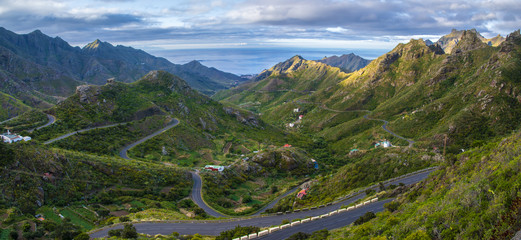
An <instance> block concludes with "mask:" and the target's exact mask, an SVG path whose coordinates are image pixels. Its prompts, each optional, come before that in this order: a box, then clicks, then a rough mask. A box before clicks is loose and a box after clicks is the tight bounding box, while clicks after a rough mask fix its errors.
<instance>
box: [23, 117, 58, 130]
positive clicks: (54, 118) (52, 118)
mask: <svg viewBox="0 0 521 240" xmlns="http://www.w3.org/2000/svg"><path fill="white" fill-rule="evenodd" d="M47 119H48V120H49V121H48V122H47V123H46V124H45V125H43V126H39V127H37V128H33V129H30V130H29V131H28V132H33V131H34V130H40V129H42V128H44V127H48V126H50V125H51V124H53V123H55V122H56V117H54V116H53V115H51V114H47Z"/></svg>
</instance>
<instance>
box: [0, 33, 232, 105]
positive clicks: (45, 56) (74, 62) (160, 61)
mask: <svg viewBox="0 0 521 240" xmlns="http://www.w3.org/2000/svg"><path fill="white" fill-rule="evenodd" d="M0 56H2V57H1V58H0V91H2V92H5V93H7V94H10V95H13V96H15V97H17V98H20V99H22V100H24V101H26V102H27V104H29V105H31V106H36V107H41V108H47V107H49V106H50V105H52V104H55V103H56V102H58V100H60V98H59V97H67V96H69V95H71V94H73V93H74V88H75V87H76V86H78V85H81V84H82V82H87V83H93V84H104V83H105V81H106V80H107V79H108V78H116V79H117V80H118V81H121V82H134V81H136V80H138V79H140V78H141V77H142V76H143V75H145V74H146V73H148V72H149V71H152V70H165V71H168V72H171V73H174V74H177V75H180V76H182V77H183V78H184V79H185V80H186V81H187V82H188V83H189V84H190V85H191V86H192V87H194V88H195V89H197V90H199V91H201V92H203V93H206V94H213V93H214V92H215V91H217V90H220V89H226V88H228V87H230V86H232V85H234V84H236V83H237V82H239V81H242V79H241V78H240V77H238V76H236V75H233V74H230V73H224V72H222V71H219V70H217V69H215V68H208V67H206V66H204V65H202V64H200V63H199V64H195V63H189V64H184V65H178V64H173V63H171V62H169V61H168V60H166V59H164V58H158V57H155V56H152V55H150V54H148V53H146V52H144V51H142V50H137V49H134V48H131V47H125V46H120V45H118V46H113V45H111V44H110V43H107V42H102V41H100V40H98V39H97V40H95V41H94V42H92V43H90V44H87V45H86V46H85V47H84V48H83V49H81V48H79V47H72V46H70V45H69V44H68V43H67V42H65V41H64V40H63V39H61V38H59V37H55V38H51V37H49V36H47V35H45V34H43V33H42V32H41V31H39V30H36V31H34V32H31V33H29V34H20V35H19V34H16V33H13V32H11V31H9V30H6V29H5V28H0Z"/></svg>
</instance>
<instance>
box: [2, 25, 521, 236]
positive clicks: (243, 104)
mask: <svg viewBox="0 0 521 240" xmlns="http://www.w3.org/2000/svg"><path fill="white" fill-rule="evenodd" d="M32 34H36V35H39V34H38V33H32ZM29 35H31V34H28V36H29ZM42 41H45V38H44V39H43V40H42ZM54 41H55V45H52V44H50V46H53V47H51V48H45V49H38V48H35V47H27V48H28V49H32V50H31V51H29V50H27V51H25V52H24V51H21V50H18V51H19V52H14V50H16V49H18V48H14V47H12V50H11V49H10V48H9V49H8V48H5V47H4V49H6V50H5V52H6V55H8V54H11V55H10V56H12V58H11V59H12V60H13V61H14V62H17V61H18V62H21V63H25V65H21V66H26V67H27V69H26V70H25V71H22V70H20V71H17V70H16V69H15V68H6V69H8V70H9V71H5V70H2V71H3V72H5V74H11V76H17V75H16V74H19V75H21V76H28V74H30V73H32V72H31V71H33V72H40V74H43V73H42V72H44V73H45V74H47V75H42V76H48V75H49V76H50V75H53V74H55V75H56V76H62V77H61V78H53V79H48V80H46V81H48V82H47V83H52V84H60V83H64V84H65V83H73V84H70V86H69V85H65V86H62V88H53V86H48V88H49V89H48V90H46V91H55V92H54V93H53V94H58V93H61V92H64V93H65V92H66V91H74V92H73V93H71V94H70V96H69V97H67V98H63V99H60V101H59V102H57V103H56V104H54V105H53V106H52V107H51V108H50V109H48V110H46V111H45V112H46V113H47V114H50V115H53V116H55V117H56V118H57V121H56V122H55V123H54V124H52V125H50V126H48V127H45V128H41V129H37V130H35V131H33V132H32V133H28V134H29V135H30V136H32V137H33V141H32V142H30V143H28V144H18V145H15V144H13V145H7V144H3V143H0V156H2V157H1V158H0V169H3V170H2V171H0V177H2V179H5V180H6V183H8V184H1V185H0V191H2V193H3V195H2V196H3V197H2V198H0V220H2V223H3V226H6V229H10V228H12V229H13V231H14V230H15V229H17V227H16V226H13V225H8V224H12V223H15V222H18V223H22V222H24V221H27V222H30V221H36V220H34V218H33V216H34V214H35V213H42V214H45V216H53V215H52V214H54V215H56V216H57V213H60V214H66V215H67V214H69V216H75V214H76V215H78V216H90V220H84V219H83V218H81V217H76V218H73V221H74V224H84V226H83V227H82V230H83V231H86V230H90V229H92V228H94V227H102V226H107V225H111V224H114V223H122V222H125V221H128V220H130V221H147V220H154V221H155V220H172V219H189V218H207V216H206V215H205V214H204V211H203V210H201V209H198V208H197V207H195V206H194V203H193V202H192V201H191V200H189V199H188V198H186V197H187V196H188V195H189V192H190V189H191V188H189V187H188V186H189V185H190V179H191V178H190V176H189V175H188V174H187V171H188V169H193V168H194V167H199V168H200V169H201V171H199V174H200V175H201V178H202V179H203V182H202V191H201V193H202V198H203V199H204V200H205V201H206V202H207V204H208V205H210V206H212V208H214V210H217V211H220V212H221V213H225V214H227V215H230V216H235V215H246V214H249V213H254V212H255V211H257V210H258V209H261V208H262V207H263V206H264V205H266V204H267V203H268V202H270V201H271V199H273V198H275V197H276V196H277V195H279V196H281V197H282V199H281V200H280V201H278V202H277V204H276V205H275V206H274V208H273V209H272V210H271V211H272V212H280V214H283V212H285V213H288V212H287V211H296V210H298V211H302V209H310V208H313V207H319V206H321V205H322V207H324V206H326V205H329V204H331V203H333V202H335V201H340V199H345V196H358V197H361V198H362V195H361V194H360V193H364V194H365V195H364V196H366V197H367V198H366V199H360V201H358V202H355V203H354V204H356V206H362V205H366V204H365V203H363V202H364V201H367V200H368V199H373V198H379V199H385V201H388V203H386V204H383V202H381V201H380V202H378V203H375V205H376V204H381V205H380V206H382V205H383V209H384V210H382V211H380V212H379V213H377V214H366V215H365V216H364V217H361V218H360V219H358V220H357V221H355V223H354V224H352V225H349V226H347V227H346V228H340V229H337V230H334V231H332V233H331V235H330V236H329V238H328V239H340V238H341V239H511V238H512V236H513V235H514V234H515V232H516V231H519V229H521V214H520V213H521V196H520V195H519V192H520V191H521V176H520V172H521V164H520V159H521V151H520V149H519V145H520V139H521V134H520V133H519V131H520V130H521V125H520V124H519V121H518V119H519V118H521V93H520V91H519V89H521V88H520V84H521V33H520V31H519V30H518V31H515V32H513V33H511V34H510V35H508V36H507V37H506V38H503V37H501V36H498V37H495V38H492V39H485V38H484V37H482V36H481V35H480V34H479V32H477V31H476V30H474V29H472V30H462V31H457V30H453V31H452V32H451V33H449V34H447V35H445V36H443V37H442V38H440V40H438V41H437V42H435V43H433V42H431V41H424V40H422V39H411V40H410V41H409V42H407V43H401V44H398V45H397V46H396V47H395V48H394V49H392V50H391V51H389V52H388V53H386V54H383V55H382V56H380V57H378V58H376V59H374V60H372V61H370V62H368V61H364V60H363V59H360V58H359V57H356V56H354V55H352V54H349V55H344V56H341V57H330V58H324V59H322V60H319V61H312V60H306V59H304V58H303V57H301V56H299V55H296V56H293V57H291V58H290V59H288V60H286V61H283V62H280V63H278V64H276V65H274V66H273V67H271V68H270V69H267V70H265V71H263V72H261V73H260V74H258V75H256V76H255V77H253V78H252V79H250V80H248V81H245V82H243V83H242V84H239V85H238V86H235V87H232V88H229V89H225V90H221V91H219V92H217V93H216V94H214V95H212V97H208V96H205V95H203V94H201V92H198V91H195V90H193V89H192V88H191V87H190V83H188V82H187V81H184V80H183V79H182V77H178V76H174V75H172V74H171V73H168V72H166V71H150V72H149V73H147V74H146V75H144V77H142V78H140V79H139V80H137V81H133V80H132V77H131V76H132V75H133V74H134V72H132V71H135V74H138V73H137V72H139V71H141V70H143V71H144V69H142V68H139V67H131V66H141V65H146V66H149V65H150V66H152V65H155V66H160V65H161V64H162V61H161V60H160V59H157V58H148V57H147V56H148V55H146V53H144V52H142V51H141V52H139V50H135V49H131V48H127V47H123V46H116V47H114V46H112V45H110V44H108V43H104V42H102V41H98V40H97V41H94V42H93V43H91V44H89V45H87V46H85V47H84V48H83V49H80V48H72V47H71V48H72V49H76V50H71V51H68V50H67V51H65V50H62V49H69V48H68V47H67V46H68V44H67V45H64V44H58V43H60V40H59V39H58V38H56V39H53V42H54ZM11 42H17V41H11ZM26 42H27V41H26ZM29 42H30V41H29ZM19 45H20V46H23V45H24V42H23V41H22V42H21V43H19ZM69 47H70V46H69ZM40 52H52V54H50V53H46V54H42V53H40ZM74 52H79V53H80V56H88V59H89V61H90V62H89V63H90V64H88V66H90V67H89V68H88V69H90V70H91V71H87V72H89V74H86V73H85V72H83V70H84V69H83V68H81V70H82V71H80V72H82V74H80V75H77V76H76V75H74V73H76V72H77V70H79V69H80V68H79V66H80V64H73V63H74V60H75V59H82V58H76V57H75V55H74V54H75V53H74ZM73 53H74V54H73ZM124 53H127V54H128V55H125V54H124ZM33 55H34V56H33ZM43 56H47V59H46V58H44V57H43ZM109 56H112V57H109ZM27 59H31V60H30V61H29V60H27ZM110 59H112V60H110ZM144 59H148V60H149V61H150V63H147V62H144V63H145V64H141V63H143V62H141V61H144ZM349 59H350V60H349ZM154 61H157V62H154ZM5 62H6V64H7V65H8V64H9V61H5ZM116 62H124V63H125V64H122V65H118V64H116ZM351 63H353V64H351ZM354 63H357V64H354ZM60 64H64V65H67V64H68V66H70V67H71V69H72V70H71V69H69V70H67V71H70V72H67V71H66V70H63V71H58V70H56V69H57V68H58V67H56V66H55V65H60ZM136 64H137V65H136ZM140 64H141V65H140ZM148 64H149V65H148ZM186 65H187V67H190V68H191V69H199V70H198V71H203V70H204V69H205V67H204V66H202V65H200V64H199V63H198V62H191V63H188V64H186ZM75 66H76V67H78V68H77V69H76V70H74V67H75ZM81 66H83V65H81ZM348 66H351V67H352V68H348ZM33 67H34V68H36V70H32V68H33ZM206 69H207V68H206ZM44 70H45V71H46V72H45V71H44ZM73 70H74V71H73ZM115 73H118V74H119V76H121V78H125V79H127V80H126V81H127V82H122V81H118V78H117V77H115V79H109V80H108V81H107V80H105V79H106V78H107V77H110V76H112V75H111V74H115ZM24 74H26V75H24ZM179 74H180V73H179ZM180 75H181V74H180ZM86 76H87V77H86ZM97 77H99V78H97ZM214 78H215V79H218V78H217V77H214ZM34 79H35V80H34V81H32V82H31V81H13V83H10V82H7V81H6V82H5V83H8V84H5V86H8V87H9V86H11V87H12V89H18V88H20V89H23V87H25V86H32V87H33V88H34V89H38V87H40V88H43V87H44V86H40V85H38V84H36V83H38V81H37V80H39V79H40V78H34ZM80 79H81V80H80ZM87 80H88V81H90V82H95V83H97V84H98V85H92V84H89V85H84V82H80V81H87ZM60 81H61V82H60ZM223 81H224V80H223ZM102 83H105V84H103V85H102ZM9 84H11V85H9ZM16 84H18V85H16ZM69 87H70V88H71V89H69ZM6 89H9V88H6ZM72 89H74V90H72ZM8 93H9V94H13V96H15V95H14V94H20V93H19V92H16V91H12V92H8ZM37 94H39V95H37ZM13 96H11V95H8V94H3V95H0V97H1V98H0V100H1V101H2V104H3V105H2V106H4V105H8V104H9V105H12V106H13V107H11V108H9V110H10V111H18V112H23V111H26V109H28V108H30V107H28V106H26V105H25V104H24V103H22V102H20V101H16V98H14V97H13ZM18 96H20V95H18ZM21 96H23V95H21ZM31 96H32V97H34V98H35V99H44V97H47V98H52V97H51V94H47V95H44V93H40V91H39V90H38V91H36V90H35V91H33V92H32V93H31ZM55 101H57V100H55ZM49 102H50V101H49ZM44 103H45V102H43V101H42V103H41V104H44ZM0 113H1V112H0ZM27 115H29V114H27ZM42 117H43V118H45V114H40V117H39V119H40V118H42ZM19 118H22V117H19ZM22 120H23V119H21V120H20V122H23V121H22ZM172 122H177V123H176V126H175V127H174V128H171V129H168V130H165V131H164V132H162V133H161V134H160V135H157V136H155V137H154V138H151V139H148V140H147V141H146V142H142V143H141V144H139V145H137V146H135V147H133V148H132V149H130V150H128V149H127V150H128V153H129V155H130V156H131V159H126V160H125V161H122V160H121V158H119V157H118V156H117V155H118V153H119V154H121V152H120V150H121V149H122V148H123V147H124V146H128V144H129V143H132V142H135V141H138V140H139V139H143V138H144V137H145V136H148V135H149V134H150V133H151V132H155V131H157V130H158V129H162V128H163V127H164V126H165V125H169V124H172ZM99 126H104V128H102V129H95V127H99ZM79 129H88V130H85V131H83V132H78V133H77V134H74V135H72V136H69V138H67V140H59V138H58V140H57V141H55V142H52V143H50V144H49V145H45V144H44V143H45V142H47V141H48V140H49V139H56V138H57V137H58V136H62V135H64V134H67V133H69V132H74V131H77V130H79ZM44 141H45V142H44ZM40 143H42V144H40ZM383 143H386V145H387V147H386V146H383V145H384V144H383ZM127 150H125V151H127ZM13 151H15V152H16V154H13V153H12V152H13ZM120 156H121V155H120ZM32 158H34V160H33V159H32ZM29 159H30V160H29ZM206 164H212V165H220V166H226V167H223V168H224V170H223V171H222V172H217V171H216V172H211V171H205V170H202V168H204V166H206ZM163 165H164V166H165V169H162V166H163ZM165 170H168V171H172V172H173V173H174V174H173V176H168V175H167V174H165ZM417 170H421V171H424V172H431V171H432V173H430V176H429V177H428V178H427V179H426V180H425V181H422V182H420V183H419V184H417V185H412V186H408V185H407V184H399V185H398V186H396V185H387V184H385V183H386V180H388V179H391V178H395V177H399V176H403V175H404V174H408V173H411V172H414V171H417ZM19 173H20V174H27V175H31V176H33V175H34V176H38V177H36V178H20V177H18V174H19ZM46 173H47V175H45V174H46ZM53 175H54V176H56V179H52V178H48V177H49V176H50V177H52V176H53ZM69 175H71V176H69ZM41 176H45V178H42V177H41ZM77 176H80V177H77ZM193 176H194V177H195V175H193ZM96 178H99V181H96ZM118 178H121V179H118ZM49 179H51V180H52V181H51V180H49ZM194 179H195V178H194ZM399 179H401V178H399ZM397 181H400V180H397ZM68 182H72V185H71V187H68V185H67V183H68ZM87 183H88V184H87ZM371 185H373V186H375V187H372V188H366V187H368V186H371ZM12 186H17V187H16V188H13V187H12ZM295 186H297V187H295ZM364 188H365V189H364ZM19 189H20V190H19ZM56 189H58V190H60V191H62V192H63V193H64V194H60V195H58V194H54V193H53V191H54V190H56ZM289 189H294V190H297V191H298V190H299V189H306V190H304V193H305V194H304V195H301V196H300V198H296V197H295V194H293V193H289V194H288V195H287V196H286V197H283V195H282V193H283V192H289ZM361 189H363V190H361ZM357 191H359V192H358V193H357ZM42 192H43V193H42ZM49 193H52V194H50V195H49ZM43 200H45V204H44V205H43V206H39V205H40V203H41V201H43ZM353 201H354V200H353ZM362 203H363V204H362ZM359 204H360V205H359ZM369 204H373V203H369ZM65 205H67V206H65ZM375 205H373V206H375ZM51 207H53V210H51ZM356 208H358V207H356ZM89 209H96V210H97V211H99V209H110V210H111V211H112V212H110V213H107V212H106V211H103V210H102V211H100V213H102V212H105V213H106V215H104V216H102V215H101V214H96V215H97V216H95V214H93V213H92V210H91V211H90V213H89V211H88V210H89ZM73 210H74V212H73ZM85 210H87V211H85ZM353 211H356V210H353ZM19 212H21V213H23V214H18V213H19ZM122 212H126V214H128V215H126V216H127V218H117V217H110V216H109V214H113V215H114V216H117V215H116V214H120V213H122ZM310 212H311V211H310ZM26 213H30V215H28V214H26ZM308 213H309V212H308ZM24 214H25V215H24ZM288 214H290V213H288ZM330 215H331V214H330ZM337 216H338V215H337ZM80 218H81V219H80ZM82 219H83V220H82ZM85 219H86V218H85ZM259 219H262V217H261V218H259ZM327 220H328V218H325V219H321V220H319V221H327ZM48 221H50V222H54V221H56V223H55V224H61V225H59V226H60V228H55V229H58V230H60V231H61V229H63V225H64V224H62V221H63V222H66V221H65V220H61V219H60V218H59V217H56V220H53V219H51V218H49V220H48ZM251 221H252V224H253V225H254V224H255V223H256V221H257V219H256V218H253V219H251ZM259 221H262V220H259ZM49 224H50V223H49ZM89 224H90V225H89ZM150 224H154V223H150ZM201 224H203V223H201ZM23 228H27V229H29V228H30V225H29V227H23ZM41 231H42V233H41V234H42V236H49V237H52V236H56V235H55V234H58V233H59V232H57V231H55V230H54V229H51V228H49V229H45V230H41ZM282 231H285V230H280V231H279V232H282ZM24 232H30V230H24ZM326 232H327V231H326ZM0 233H1V234H4V236H5V235H6V233H5V231H4V230H1V229H0ZM113 233H114V232H113ZM24 234H26V235H27V234H28V233H24ZM76 234H77V233H76ZM245 234H246V233H245ZM172 236H173V238H177V236H174V235H172ZM235 237H237V236H235ZM299 239H300V238H299ZM322 239H323V238H322Z"/></svg>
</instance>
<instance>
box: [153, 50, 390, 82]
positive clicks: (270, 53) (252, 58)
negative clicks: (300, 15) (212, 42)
mask: <svg viewBox="0 0 521 240" xmlns="http://www.w3.org/2000/svg"><path fill="white" fill-rule="evenodd" d="M389 50H391V49H349V48H346V49H328V48H212V49H175V50H149V51H148V52H149V53H150V54H153V55H155V56H158V57H164V58H166V59H168V60H169V61H171V62H173V63H176V64H184V63H187V62H190V61H192V60H198V61H200V62H201V63H203V64H204V65H205V66H208V67H214V68H217V69H219V70H221V71H225V72H230V73H233V74H236V75H248V74H258V73H260V72H261V71H262V70H264V69H267V68H270V67H271V66H273V65H275V64H277V63H279V62H283V61H285V60H287V59H289V58H291V57H293V56H295V55H300V56H302V57H304V58H305V59H308V60H319V59H321V58H323V57H325V56H328V57H329V56H332V55H337V56H340V55H342V54H349V53H354V54H356V55H359V56H361V57H363V58H365V59H370V60H372V59H375V58H377V57H378V56H381V55H382V54H384V53H386V52H388V51H389Z"/></svg>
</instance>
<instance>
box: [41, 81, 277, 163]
mask: <svg viewBox="0 0 521 240" xmlns="http://www.w3.org/2000/svg"><path fill="white" fill-rule="evenodd" d="M49 112H50V113H52V114H53V115H55V116H56V117H57V119H58V120H57V122H56V123H55V124H53V125H52V126H50V127H48V128H44V129H41V130H38V131H35V132H34V135H35V138H36V139H38V140H48V139H51V138H54V137H56V136H59V135H62V134H65V133H68V132H72V131H74V130H78V129H84V128H88V127H95V126H103V125H109V124H115V123H126V124H124V125H119V126H114V127H112V128H107V129H103V130H95V131H89V132H85V133H82V134H78V135H75V136H73V137H72V139H73V140H74V141H58V142H56V143H54V144H55V145H56V146H60V147H65V148H67V149H74V150H81V149H83V150H84V151H88V152H92V153H104V154H117V153H118V150H119V149H120V148H121V147H123V146H124V145H127V144H129V143H131V142H133V141H135V140H137V139H140V138H142V137H144V136H146V135H148V134H150V133H151V132H153V131H155V130H157V129H160V128H162V127H163V126H165V125H166V124H168V123H169V122H170V121H171V120H172V119H174V118H176V119H179V121H180V124H179V126H177V127H176V128H173V129H170V130H168V131H167V134H162V135H160V136H158V137H156V138H154V139H151V140H150V141H147V142H145V143H143V144H141V145H139V146H138V147H136V148H135V149H132V150H131V152H130V155H131V156H135V157H137V158H146V159H148V160H155V161H158V160H163V161H172V162H176V161H180V162H179V163H181V162H183V163H182V165H184V166H194V165H201V164H205V163H206V164H207V163H218V162H220V161H232V158H230V157H225V153H224V151H223V150H222V149H223V148H224V145H226V144H227V142H229V141H231V140H233V139H237V141H239V142H243V143H242V144H243V145H245V147H247V148H250V149H252V148H253V147H257V146H258V145H259V144H260V143H261V142H262V143H265V144H282V143H284V142H285V139H286V138H287V137H285V136H284V135H283V134H282V132H281V131H280V130H278V129H276V128H273V127H271V126H269V125H267V124H264V123H263V122H262V121H260V120H258V119H257V118H256V116H255V115H253V114H251V113H249V112H246V111H242V110H240V111H239V110H235V109H233V108H231V107H226V106H223V105H221V104H220V103H218V102H216V101H213V100H212V99H210V98H208V97H206V96H204V95H201V94H199V93H198V92H197V91H195V90H192V89H191V88H190V87H189V86H188V85H187V84H186V82H184V81H183V80H181V79H180V78H178V77H176V76H174V75H171V74H169V73H166V72H161V71H154V72H151V73H149V74H148V75H146V76H145V77H143V78H142V79H141V80H139V81H136V82H135V83H130V84H128V83H120V82H110V83H107V84H106V85H103V86H93V85H85V86H80V87H78V89H77V91H76V94H74V95H73V96H71V97H69V98H68V99H67V100H65V101H63V102H61V103H60V104H58V105H57V106H56V107H54V108H52V109H50V110H49ZM98 136H99V137H98ZM163 147H164V148H163ZM205 154H210V156H211V157H209V158H208V159H206V160H205V161H200V160H199V159H200V158H201V156H203V155H205ZM229 156H230V155H229ZM186 157H188V158H189V159H188V160H183V159H185V158H186ZM214 158H216V159H215V160H214ZM214 161H215V162H214Z"/></svg>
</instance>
